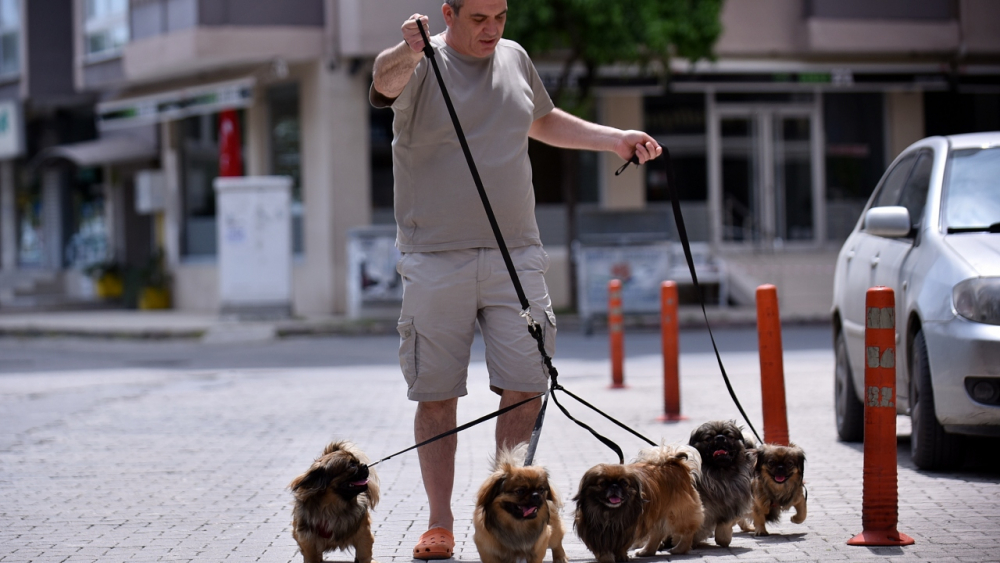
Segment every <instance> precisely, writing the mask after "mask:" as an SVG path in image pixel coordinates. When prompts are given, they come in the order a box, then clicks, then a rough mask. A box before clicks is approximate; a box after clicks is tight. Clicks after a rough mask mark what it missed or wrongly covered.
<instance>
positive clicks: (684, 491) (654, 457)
mask: <svg viewBox="0 0 1000 563" xmlns="http://www.w3.org/2000/svg"><path fill="white" fill-rule="evenodd" d="M701 463H702V462H701V455H700V454H699V453H698V450H696V449H694V448H692V447H690V446H678V447H673V446H660V447H657V448H648V449H645V450H642V451H641V452H639V458H638V459H637V460H636V462H635V463H634V464H632V467H633V468H634V469H635V471H636V472H637V473H639V475H641V476H642V483H643V498H644V499H645V500H646V501H647V504H646V506H645V507H644V509H643V513H642V517H641V518H640V519H639V526H638V528H637V529H636V534H635V543H634V545H635V546H636V547H639V546H640V545H641V546H644V547H643V548H642V549H641V550H639V551H638V552H636V555H637V556H639V557H649V556H652V555H656V550H657V548H659V547H660V545H661V544H663V543H664V542H666V541H667V539H668V538H669V539H670V541H671V542H672V544H673V547H672V548H671V549H670V553H672V554H674V555H680V554H682V553H687V552H688V551H690V550H691V546H692V545H693V544H694V540H695V535H696V533H697V532H698V530H699V529H701V527H702V525H703V523H704V520H705V514H704V511H703V508H702V502H701V498H700V496H699V495H698V490H697V488H696V486H695V484H696V482H697V481H698V479H699V478H700V477H701Z"/></svg>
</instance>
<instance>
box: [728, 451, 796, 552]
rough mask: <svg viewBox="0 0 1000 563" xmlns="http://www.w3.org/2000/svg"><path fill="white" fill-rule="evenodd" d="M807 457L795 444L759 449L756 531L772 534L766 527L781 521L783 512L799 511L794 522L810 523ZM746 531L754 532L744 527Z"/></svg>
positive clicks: (754, 495) (754, 524)
mask: <svg viewBox="0 0 1000 563" xmlns="http://www.w3.org/2000/svg"><path fill="white" fill-rule="evenodd" d="M805 464H806V454H805V452H804V451H802V448H800V447H798V446H796V445H795V444H789V445H787V446H776V445H772V444H761V445H760V446H758V447H757V464H756V466H755V468H754V476H753V483H752V485H753V510H752V516H753V532H754V534H753V535H755V536H766V535H768V533H769V532H768V531H767V527H766V524H767V523H768V522H772V523H773V522H778V521H779V520H780V519H781V512H782V511H784V510H788V509H790V508H793V507H794V508H795V515H793V516H792V518H791V520H792V522H793V523H795V524H801V523H803V522H805V520H806V498H807V494H806V487H805V485H804V484H803V481H802V479H803V475H804V473H805ZM740 527H741V528H743V529H744V531H751V530H749V529H747V528H748V527H746V526H744V525H743V524H741V525H740Z"/></svg>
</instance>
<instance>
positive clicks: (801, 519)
mask: <svg viewBox="0 0 1000 563" xmlns="http://www.w3.org/2000/svg"><path fill="white" fill-rule="evenodd" d="M790 520H791V521H792V523H793V524H801V523H803V522H805V521H806V517H805V515H804V514H796V515H795V516H792V517H791V518H790Z"/></svg>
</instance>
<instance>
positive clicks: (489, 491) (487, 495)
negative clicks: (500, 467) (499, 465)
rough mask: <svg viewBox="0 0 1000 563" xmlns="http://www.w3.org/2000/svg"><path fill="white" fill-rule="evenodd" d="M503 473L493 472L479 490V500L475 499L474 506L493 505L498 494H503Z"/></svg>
mask: <svg viewBox="0 0 1000 563" xmlns="http://www.w3.org/2000/svg"><path fill="white" fill-rule="evenodd" d="M505 480H506V479H505V477H504V473H503V472H502V471H494V472H493V474H492V475H490V477H489V479H487V480H486V482H485V483H483V486H482V487H481V488H480V489H479V498H477V499H476V505H477V506H482V507H484V508H485V507H488V506H489V505H491V504H493V501H494V500H496V498H497V497H498V496H500V493H501V492H503V485H504V481H505Z"/></svg>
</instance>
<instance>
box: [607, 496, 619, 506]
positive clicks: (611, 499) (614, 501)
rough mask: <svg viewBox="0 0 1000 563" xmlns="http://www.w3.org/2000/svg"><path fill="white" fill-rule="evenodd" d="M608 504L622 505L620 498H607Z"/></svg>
mask: <svg viewBox="0 0 1000 563" xmlns="http://www.w3.org/2000/svg"><path fill="white" fill-rule="evenodd" d="M608 502H610V503H611V504H621V503H622V498H621V497H608Z"/></svg>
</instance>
